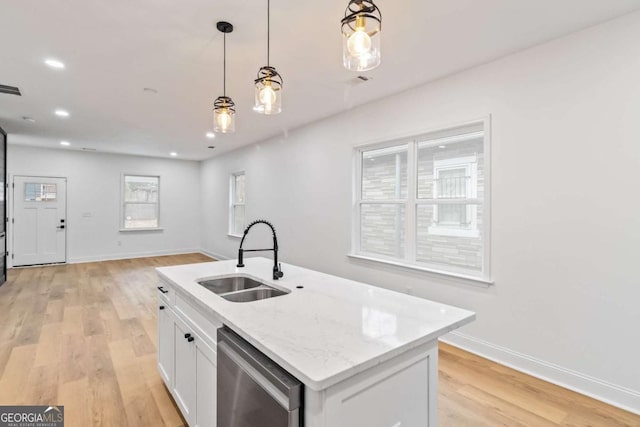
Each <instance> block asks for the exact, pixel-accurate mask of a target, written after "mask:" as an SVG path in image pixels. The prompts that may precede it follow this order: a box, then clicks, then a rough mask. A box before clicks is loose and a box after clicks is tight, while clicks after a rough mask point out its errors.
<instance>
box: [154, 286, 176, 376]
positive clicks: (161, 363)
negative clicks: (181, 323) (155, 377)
mask: <svg viewBox="0 0 640 427" xmlns="http://www.w3.org/2000/svg"><path fill="white" fill-rule="evenodd" d="M173 335H174V330H173V314H172V310H171V308H169V305H168V304H167V303H166V301H163V300H162V299H160V301H159V303H158V371H159V372H160V375H161V376H162V379H163V380H164V382H165V383H166V384H167V386H168V387H169V388H170V387H171V386H172V384H173V340H174V338H173Z"/></svg>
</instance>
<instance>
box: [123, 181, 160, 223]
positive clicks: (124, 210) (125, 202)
mask: <svg viewBox="0 0 640 427" xmlns="http://www.w3.org/2000/svg"><path fill="white" fill-rule="evenodd" d="M127 177H138V178H156V179H157V180H158V201H157V202H155V203H148V204H155V205H157V206H158V226H157V227H138V228H126V226H125V221H126V220H125V217H124V215H125V212H126V208H125V206H126V205H127V204H141V203H139V202H138V203H134V202H127V201H125V199H124V197H125V181H126V179H127ZM160 189H161V187H160V175H159V174H140V173H123V174H122V176H121V178H120V231H121V232H130V231H161V230H163V228H162V227H161V222H160ZM145 204H146V203H145Z"/></svg>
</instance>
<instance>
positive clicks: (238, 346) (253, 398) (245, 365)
mask: <svg viewBox="0 0 640 427" xmlns="http://www.w3.org/2000/svg"><path fill="white" fill-rule="evenodd" d="M217 383H218V386H217V388H218V389H217V392H218V393H217V394H218V406H217V413H218V424H217V425H218V427H303V424H304V423H303V418H304V409H303V384H302V383H301V382H300V381H298V380H297V379H296V378H295V377H293V376H292V375H291V374H289V373H288V372H287V371H285V370H284V369H282V368H281V367H280V366H278V365H277V364H276V363H274V362H273V361H272V360H271V359H269V358H268V357H267V356H265V355H264V354H263V353H261V352H260V351H258V350H257V349H256V348H255V347H253V346H252V345H251V344H249V343H248V342H246V341H245V340H244V339H242V338H241V337H240V336H238V335H237V334H236V333H235V332H233V331H232V330H231V329H229V328H228V327H226V326H225V327H223V328H220V329H218V378H217Z"/></svg>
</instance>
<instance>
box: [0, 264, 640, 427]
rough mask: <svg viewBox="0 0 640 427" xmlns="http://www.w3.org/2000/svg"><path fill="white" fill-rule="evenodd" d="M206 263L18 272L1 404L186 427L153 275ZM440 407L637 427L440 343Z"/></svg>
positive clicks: (8, 292) (454, 424)
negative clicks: (164, 367)
mask: <svg viewBox="0 0 640 427" xmlns="http://www.w3.org/2000/svg"><path fill="white" fill-rule="evenodd" d="M203 261H210V259H209V258H207V257H205V256H203V255H199V254H193V255H180V256H168V257H155V258H145V259H135V260H124V261H109V262H100V263H88V264H74V265H64V266H51V267H37V268H27V269H14V270H11V271H10V272H9V280H8V282H7V283H6V284H5V285H4V286H2V287H0V404H2V405H7V404H34V405H35V404H42V405H48V404H59V405H64V406H65V416H66V426H67V427H72V426H80V427H87V426H116V427H120V426H122V427H124V426H132V427H133V426H162V425H167V426H181V425H183V424H184V420H183V419H182V418H181V416H180V414H179V412H178V410H177V408H176V406H175V404H174V403H173V401H172V399H171V397H170V396H169V394H168V392H167V391H166V389H165V387H164V385H163V383H162V380H161V379H160V377H159V375H158V374H157V372H156V359H155V352H156V275H155V271H154V267H158V266H163V265H173V264H187V263H194V262H203ZM439 404H440V408H439V409H440V425H441V426H451V427H460V426H491V427H493V426H640V417H638V416H635V415H632V414H630V413H628V412H624V411H621V410H618V409H615V408H613V407H611V406H608V405H605V404H603V403H600V402H598V401H595V400H593V399H589V398H587V397H584V396H581V395H578V394H576V393H573V392H570V391H567V390H565V389H562V388H560V387H556V386H553V385H551V384H548V383H545V382H543V381H540V380H536V379H534V378H532V377H529V376H527V375H523V374H521V373H518V372H516V371H513V370H511V369H508V368H505V367H503V366H501V365H497V364H495V363H492V362H489V361H487V360H485V359H482V358H479V357H477V356H474V355H471V354H469V353H466V352H464V351H462V350H459V349H456V348H454V347H450V346H447V345H444V344H442V345H441V347H440V396H439ZM345 427H346V426H345ZM410 427H413V426H410Z"/></svg>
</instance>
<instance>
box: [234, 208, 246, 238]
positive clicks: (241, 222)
mask: <svg viewBox="0 0 640 427" xmlns="http://www.w3.org/2000/svg"><path fill="white" fill-rule="evenodd" d="M244 227H245V214H244V205H238V206H234V207H233V234H242V233H244Z"/></svg>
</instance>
